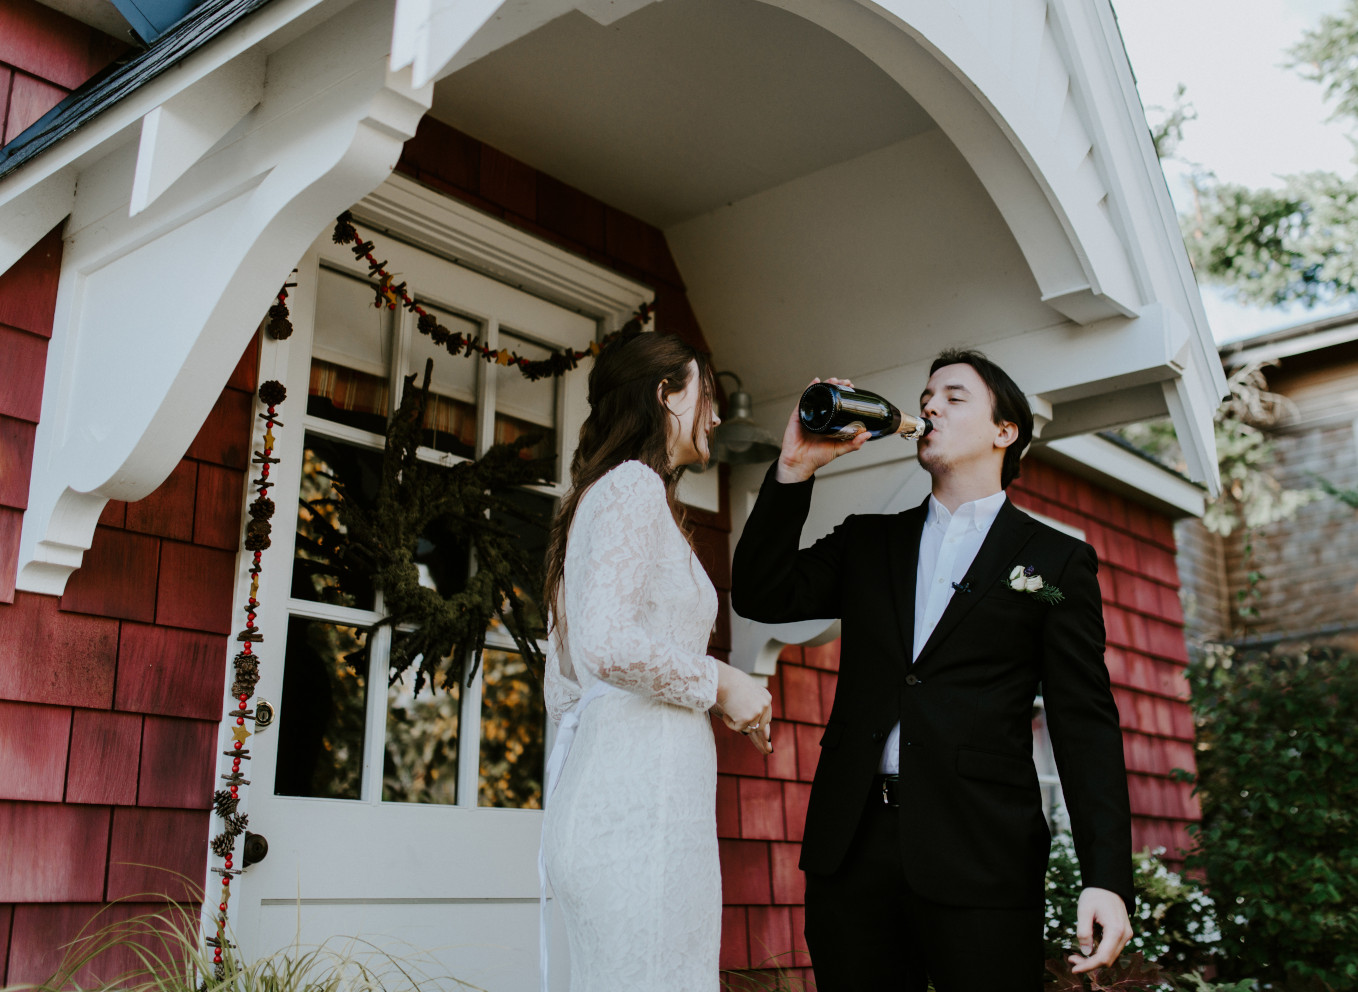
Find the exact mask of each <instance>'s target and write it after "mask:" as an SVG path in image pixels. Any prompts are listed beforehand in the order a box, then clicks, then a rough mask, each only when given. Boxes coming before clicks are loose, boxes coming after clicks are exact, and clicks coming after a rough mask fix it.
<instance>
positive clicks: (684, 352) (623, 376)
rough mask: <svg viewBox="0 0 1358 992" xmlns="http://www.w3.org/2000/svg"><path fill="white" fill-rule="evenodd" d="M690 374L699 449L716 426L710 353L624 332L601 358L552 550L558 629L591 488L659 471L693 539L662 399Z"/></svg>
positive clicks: (549, 598)
mask: <svg viewBox="0 0 1358 992" xmlns="http://www.w3.org/2000/svg"><path fill="white" fill-rule="evenodd" d="M695 365H696V371H695ZM692 375H696V376H697V377H698V381H699V382H700V383H701V391H700V393H699V398H698V409H697V411H696V414H695V416H694V418H693V444H694V447H695V448H697V449H698V450H699V451H701V450H702V446H701V445H700V444H699V443H698V441H699V436H700V433H699V432H703V433H705V432H706V431H707V429H708V425H709V424H711V422H712V402H713V400H712V398H713V394H714V393H715V391H716V384H715V380H714V378H713V375H712V368H711V365H710V363H709V362H708V360H707V356H706V355H704V354H703V353H702V352H700V351H698V350H697V349H695V348H693V347H691V346H689V345H687V344H685V343H684V342H683V341H681V340H680V339H679V338H678V337H677V336H676V335H673V334H660V333H658V332H642V333H636V334H626V333H624V334H623V336H621V337H619V338H617V339H616V340H614V341H613V342H612V343H610V344H609V345H608V346H607V347H606V348H604V349H603V351H601V352H600V353H599V355H598V357H597V358H595V360H594V368H592V369H591V370H590V373H589V416H588V417H586V418H585V423H584V426H582V427H581V428H580V443H579V445H578V446H577V447H576V449H575V457H574V458H573V459H572V460H571V488H570V490H569V491H568V492H567V493H566V495H565V497H564V498H563V499H562V500H561V506H560V508H559V509H558V510H557V513H556V517H555V519H554V520H553V521H552V530H551V537H550V540H549V541H548V544H547V568H546V584H545V587H544V589H543V599H542V602H543V604H544V605H545V606H546V607H547V608H548V609H550V610H551V611H552V617H553V621H552V622H553V626H554V627H555V626H556V624H559V623H561V621H562V618H561V616H560V611H558V609H557V605H558V604H557V595H558V593H559V592H560V591H561V585H562V582H563V581H564V579H565V570H566V539H567V537H568V536H569V535H570V531H571V521H572V520H574V519H575V510H576V507H577V506H579V504H580V498H581V497H582V496H583V495H584V494H585V492H586V491H587V490H588V489H589V487H590V486H592V485H593V484H594V483H595V482H597V481H598V480H599V479H600V478H602V477H603V476H604V475H605V474H607V473H608V472H609V471H610V470H611V469H613V468H615V467H617V466H618V465H621V464H622V463H623V462H625V461H631V460H636V461H639V462H641V463H642V464H644V465H648V466H649V467H650V468H651V469H653V470H654V471H655V473H656V474H657V475H659V476H660V478H661V480H663V481H664V483H665V499H666V500H667V502H668V503H669V507H670V513H671V514H672V515H673V516H674V520H675V523H677V524H678V525H679V528H680V529H681V530H682V531H683V532H684V536H685V537H688V536H689V535H688V530H687V527H686V526H685V519H684V511H683V507H682V505H681V504H680V502H679V499H678V497H677V495H676V490H677V489H678V486H679V476H680V475H681V474H682V469H680V468H672V467H671V466H670V455H669V443H668V442H669V430H670V427H669V418H670V414H669V412H668V410H667V408H666V406H665V402H664V401H665V400H666V399H668V397H670V396H671V395H673V394H674V393H678V392H682V391H683V390H684V389H685V388H687V386H688V384H689V378H690V376H692ZM617 526H619V527H625V526H627V522H626V521H621V520H620V521H618V523H617ZM563 630H564V628H563Z"/></svg>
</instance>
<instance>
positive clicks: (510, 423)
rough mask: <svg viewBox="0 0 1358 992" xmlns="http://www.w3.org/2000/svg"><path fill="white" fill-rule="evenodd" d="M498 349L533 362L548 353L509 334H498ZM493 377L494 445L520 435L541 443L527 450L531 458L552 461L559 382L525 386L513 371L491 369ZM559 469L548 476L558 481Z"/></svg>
mask: <svg viewBox="0 0 1358 992" xmlns="http://www.w3.org/2000/svg"><path fill="white" fill-rule="evenodd" d="M500 346H501V347H502V348H508V349H509V350H510V351H512V352H514V353H515V354H518V355H522V356H523V357H524V358H528V359H531V360H534V361H537V360H540V359H543V358H547V357H548V356H549V355H551V354H552V349H551V348H547V347H545V346H543V345H540V344H538V343H537V342H535V341H529V340H528V339H527V338H524V337H522V336H520V335H517V334H513V333H511V332H509V331H501V332H500ZM490 368H491V369H492V370H493V371H494V373H495V443H496V444H507V443H509V442H510V441H515V440H517V439H518V438H520V437H523V436H524V435H535V436H538V437H540V438H541V440H540V441H539V442H538V443H537V444H535V445H534V446H533V447H532V448H531V449H530V450H531V452H532V454H533V457H535V458H555V457H556V453H557V448H556V400H557V387H558V386H559V385H560V380H559V379H557V378H555V377H552V376H549V377H547V378H545V379H538V380H537V381H536V382H529V381H528V380H527V379H525V378H524V377H523V375H522V373H520V372H519V370H518V369H516V368H511V367H509V366H505V365H493V366H490ZM560 472H561V467H560V466H554V467H553V469H552V471H551V473H550V475H551V478H553V479H559V478H560V477H561V476H560Z"/></svg>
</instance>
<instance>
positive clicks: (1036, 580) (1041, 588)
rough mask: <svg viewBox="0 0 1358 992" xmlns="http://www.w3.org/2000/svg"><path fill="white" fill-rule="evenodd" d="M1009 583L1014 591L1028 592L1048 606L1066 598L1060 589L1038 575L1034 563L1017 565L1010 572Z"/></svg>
mask: <svg viewBox="0 0 1358 992" xmlns="http://www.w3.org/2000/svg"><path fill="white" fill-rule="evenodd" d="M1008 585H1009V588H1010V589H1012V590H1014V592H1022V593H1027V594H1028V595H1030V596H1032V597H1033V598H1034V599H1035V600H1037V601H1038V602H1039V603H1046V604H1047V605H1048V606H1055V605H1056V604H1057V603H1059V602H1061V601H1062V600H1063V599H1065V598H1066V596H1065V594H1064V593H1063V592H1061V590H1060V589H1058V588H1056V586H1054V585H1052V584H1051V583H1049V582H1047V581H1045V580H1044V579H1043V578H1042V576H1040V575H1038V574H1037V569H1035V568H1033V566H1032V565H1015V566H1014V567H1013V569H1012V570H1011V571H1010V572H1009V582H1008Z"/></svg>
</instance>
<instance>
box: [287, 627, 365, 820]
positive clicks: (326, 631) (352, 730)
mask: <svg viewBox="0 0 1358 992" xmlns="http://www.w3.org/2000/svg"><path fill="white" fill-rule="evenodd" d="M365 641H366V636H365V634H364V632H363V631H361V630H359V629H357V628H355V627H344V626H340V625H338V624H332V623H322V622H320V621H317V620H305V619H303V618H301V617H291V618H289V620H288V640H287V648H286V652H285V659H284V663H283V701H282V702H281V703H280V704H279V707H278V765H277V770H276V773H275V777H274V792H275V793H277V794H278V795H280V796H310V797H315V798H322V799H357V798H359V791H360V789H361V788H362V786H363V739H364V718H365V712H366V709H367V697H368V692H367V681H368V680H367V664H368V663H367V655H366V653H365V652H364V647H365Z"/></svg>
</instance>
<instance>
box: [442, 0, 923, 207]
mask: <svg viewBox="0 0 1358 992" xmlns="http://www.w3.org/2000/svg"><path fill="white" fill-rule="evenodd" d="M714 24H719V25H721V31H720V32H714V31H713V29H712V27H713V25H714ZM430 112H431V113H432V114H433V116H434V117H436V118H438V119H439V120H441V121H443V122H445V123H447V124H451V125H452V126H454V127H456V128H459V129H460V130H463V131H466V132H467V133H469V134H471V135H473V136H474V137H476V138H479V139H481V140H482V141H485V142H487V143H488V144H491V145H493V146H495V147H496V148H499V149H500V150H502V151H504V152H507V153H508V154H510V155H513V156H514V157H516V158H518V159H521V160H522V161H525V162H529V163H532V164H533V165H535V166H537V167H538V168H540V169H543V170H544V171H546V172H548V173H550V174H551V175H553V176H555V177H556V178H558V179H561V180H562V181H564V182H566V183H569V184H571V185H572V186H575V187H577V188H578V189H582V190H584V191H586V192H588V193H590V194H592V195H594V196H597V197H599V198H600V199H602V200H604V201H606V202H607V203H609V204H611V205H613V206H615V207H617V208H619V209H621V210H625V211H627V212H629V213H631V214H633V215H635V216H637V217H640V218H642V219H643V220H646V221H648V222H650V223H651V224H654V225H656V226H657V227H661V228H667V227H670V226H671V225H673V224H675V223H678V222H681V221H684V220H687V219H689V218H692V217H695V216H698V215H700V214H703V213H705V212H707V211H710V210H713V209H715V208H717V207H720V206H722V205H723V204H728V203H733V202H735V201H738V200H741V199H744V198H746V197H748V196H750V195H751V194H753V193H757V192H760V191H761V190H765V189H770V188H772V187H775V186H779V185H782V184H783V183H786V182H788V181H789V180H792V179H795V178H797V177H799V176H803V175H807V174H809V173H812V172H815V171H816V170H818V169H822V168H824V167H826V166H829V165H834V164H836V163H838V162H843V161H847V160H850V159H854V158H857V157H859V156H861V155H864V154H866V153H868V152H871V151H874V150H876V149H878V148H882V147H885V146H887V145H890V144H893V143H896V142H899V141H902V140H904V139H906V138H909V137H911V136H912V135H916V134H920V133H921V132H924V131H928V130H931V129H933V128H934V127H935V124H934V122H933V120H932V119H931V118H930V117H929V115H928V114H926V113H925V112H924V110H923V109H921V107H920V106H919V104H917V103H916V102H915V101H914V100H912V99H911V98H910V97H909V95H907V94H906V93H905V92H904V91H903V90H902V89H901V88H900V86H899V85H898V84H896V83H895V82H894V81H892V80H891V79H890V78H889V77H888V76H887V75H886V74H885V73H883V72H882V71H881V70H880V69H878V68H877V67H876V66H875V65H873V64H872V63H871V62H870V61H868V60H867V59H866V58H864V57H863V56H862V55H861V54H860V53H858V52H857V51H855V50H854V49H853V48H852V47H851V46H849V45H848V44H846V43H845V42H843V41H841V40H840V39H838V38H836V37H835V36H834V35H832V34H830V33H828V32H826V31H824V30H822V29H820V28H819V27H817V26H816V25H813V24H811V23H809V22H808V21H806V20H803V19H802V18H800V17H797V16H795V15H793V14H789V13H787V12H786V11H783V10H779V9H777V8H775V7H771V6H768V5H766V4H763V3H759V2H757V0H665V2H664V3H653V4H651V5H649V6H647V7H644V8H643V9H641V10H639V11H637V12H635V13H633V14H631V15H629V16H627V17H624V18H622V19H621V20H618V21H616V22H614V23H613V24H611V25H608V26H606V27H605V26H603V25H600V24H598V23H597V22H595V21H594V20H592V19H590V18H589V17H587V16H585V15H584V14H582V13H580V12H579V11H572V12H570V13H568V14H565V15H563V16H561V17H559V18H557V19H556V20H554V21H551V22H550V23H548V24H546V25H544V26H543V27H541V28H539V29H538V30H536V31H534V32H532V33H531V34H528V35H526V36H524V37H523V38H520V39H519V40H517V41H515V42H513V43H511V44H509V45H506V46H505V47H503V48H501V49H498V50H497V51H495V52H492V53H491V54H489V55H487V56H485V57H483V58H481V59H480V60H478V61H476V62H474V63H472V64H471V65H470V66H468V67H466V68H464V69H461V70H459V71H458V72H456V73H454V74H452V75H451V76H449V77H448V78H446V79H444V80H443V81H441V82H440V83H439V84H438V85H437V87H436V88H435V91H434V102H433V107H432V109H431V111H430Z"/></svg>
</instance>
